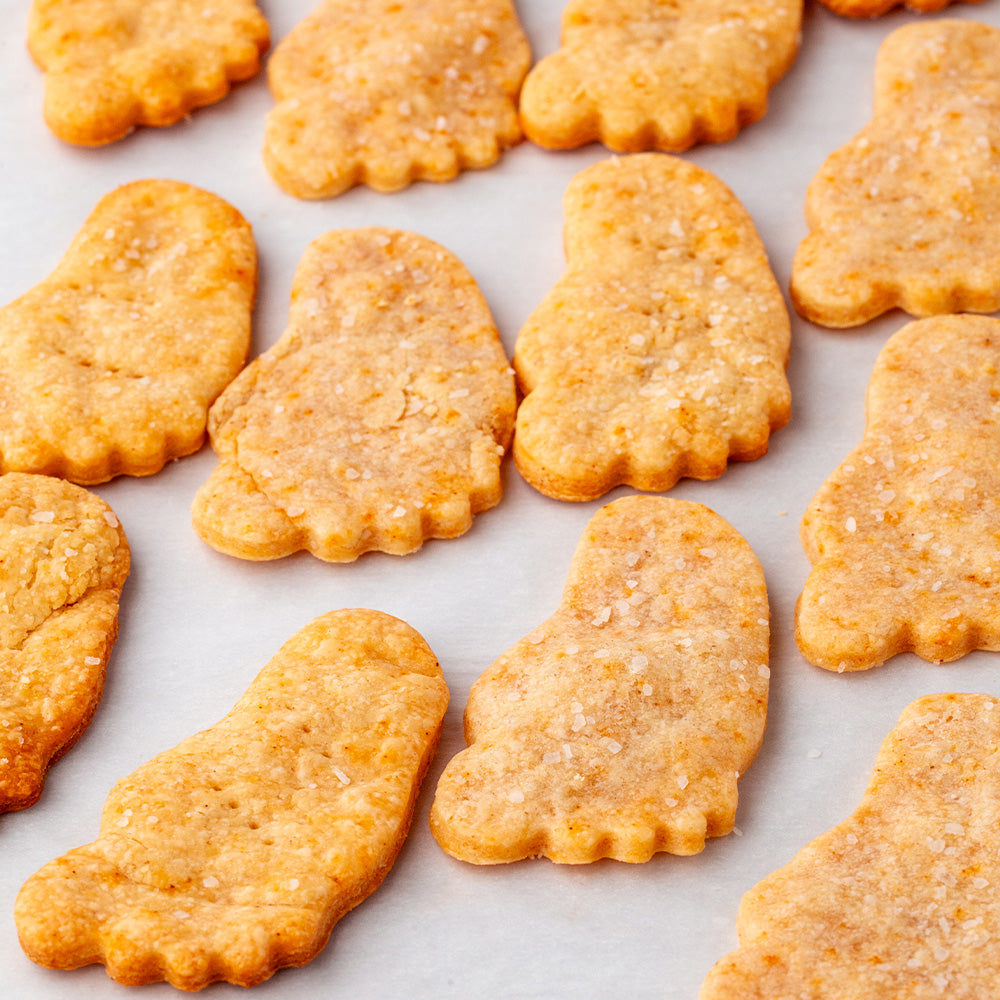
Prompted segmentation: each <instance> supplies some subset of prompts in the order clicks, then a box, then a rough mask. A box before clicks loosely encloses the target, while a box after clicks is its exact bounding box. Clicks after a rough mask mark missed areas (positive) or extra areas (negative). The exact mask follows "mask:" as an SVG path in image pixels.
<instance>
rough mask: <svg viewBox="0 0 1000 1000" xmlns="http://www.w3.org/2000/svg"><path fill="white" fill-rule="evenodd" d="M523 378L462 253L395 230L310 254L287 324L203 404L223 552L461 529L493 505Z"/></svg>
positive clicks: (248, 555) (211, 503) (199, 518)
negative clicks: (214, 459)
mask: <svg viewBox="0 0 1000 1000" xmlns="http://www.w3.org/2000/svg"><path fill="white" fill-rule="evenodd" d="M514 409H515V393H514V379H513V373H512V372H511V369H510V366H509V364H508V362H507V359H506V356H505V355H504V352H503V347H502V345H501V343H500V337H499V334H498V333H497V330H496V327H495V326H494V324H493V320H492V318H491V316H490V313H489V309H488V307H487V305H486V303H485V301H484V300H483V298H482V295H481V294H480V293H479V290H478V288H477V287H476V285H475V282H474V281H473V279H472V277H471V276H470V275H469V273H468V271H467V270H466V269H465V267H464V266H463V265H462V263H461V262H460V261H459V260H458V259H457V258H456V257H454V256H453V255H452V254H450V253H449V252H448V251H446V250H445V249H444V248H442V247H441V246H439V245H438V244H437V243H434V242H432V241H431V240H428V239H426V238H425V237H422V236H417V235H415V234H413V233H405V232H401V231H398V230H393V229H382V228H368V229H358V230H335V231H333V232H330V233H327V234H326V235H324V236H321V237H320V238H319V239H317V240H315V241H314V242H313V243H312V244H310V246H309V247H308V249H307V250H306V252H305V254H304V255H303V257H302V260H301V262H300V264H299V268H298V271H297V273H296V276H295V281H294V284H293V287H292V305H291V312H290V316H289V325H288V328H287V329H286V330H285V333H284V334H283V335H282V337H281V339H280V340H279V341H278V342H277V344H275V345H274V346H273V347H272V348H271V349H270V350H268V351H267V352H266V353H265V354H263V355H262V356H261V357H259V358H258V359H257V360H255V361H254V362H252V363H251V364H250V365H248V366H247V368H246V369H245V370H244V371H243V372H242V373H241V374H240V376H239V377H238V378H237V379H236V380H235V381H234V382H233V383H232V385H231V386H229V388H228V389H227V390H226V391H225V392H224V393H223V394H222V395H221V396H220V397H219V399H218V400H217V402H216V403H215V404H214V406H213V407H212V410H211V413H210V415H209V433H210V435H211V439H212V445H213V446H214V448H215V450H216V451H217V452H218V454H219V458H220V464H219V466H218V467H217V469H216V470H215V471H214V472H213V473H212V475H211V477H210V478H209V480H208V481H207V482H206V483H205V484H204V486H202V488H201V489H200V490H199V492H198V494H197V496H196V497H195V501H194V507H193V517H194V526H195V529H196V530H197V532H198V534H199V535H200V536H201V537H202V538H203V539H204V540H205V541H206V542H208V543H209V544H210V545H212V546H213V547H215V548H216V549H218V550H219V551H221V552H226V553H228V554H230V555H234V556H238V557H240V558H243V559H276V558H280V557H282V556H285V555H289V554H290V553H292V552H296V551H298V550H300V549H304V550H307V551H309V552H311V553H313V555H315V556H318V557H319V558H321V559H325V560H330V561H338V562H349V561H351V560H354V559H356V558H357V557H358V556H359V555H361V554H362V553H363V552H367V551H370V550H378V551H383V552H392V553H396V554H402V553H407V552H412V551H413V550H414V549H417V548H419V547H420V545H421V544H422V543H423V541H424V540H425V539H426V538H453V537H455V536H456V535H460V534H462V533H463V532H464V531H466V530H467V529H468V528H469V526H470V525H471V523H472V517H473V515H474V514H476V513H478V512H479V511H482V510H485V509H487V508H488V507H492V506H494V505H495V504H497V503H498V502H499V500H500V497H501V493H502V482H501V478H500V463H501V459H502V457H503V454H504V451H505V449H506V445H507V444H508V443H509V440H510V436H511V433H512V430H513V423H514Z"/></svg>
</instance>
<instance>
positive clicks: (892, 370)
mask: <svg viewBox="0 0 1000 1000" xmlns="http://www.w3.org/2000/svg"><path fill="white" fill-rule="evenodd" d="M998 363H1000V320H997V319H993V318H990V317H986V316H970V315H963V316H938V317H931V318H928V319H923V320H915V321H913V322H912V323H909V324H907V325H906V326H905V327H903V328H902V329H901V330H899V331H898V332H897V333H896V334H894V335H893V336H892V337H891V338H890V339H889V340H888V341H887V343H886V345H885V347H883V349H882V351H881V353H880V354H879V357H878V360H877V361H876V363H875V368H874V371H873V372H872V377H871V381H870V382H869V384H868V401H867V424H866V427H865V433H864V437H863V439H862V441H861V443H860V444H859V445H858V446H857V447H856V448H855V449H854V450H853V451H852V452H851V453H850V454H849V455H848V456H847V458H846V459H844V461H843V462H842V463H841V464H840V466H838V468H837V470H836V471H835V472H834V473H833V475H831V476H830V478H829V479H827V481H826V482H825V483H824V484H823V486H822V487H820V489H819V491H818V492H817V493H816V495H815V496H814V497H813V499H812V502H811V503H810V504H809V506H808V508H807V509H806V512H805V514H804V516H803V519H802V528H801V531H802V543H803V546H804V547H805V550H806V554H807V555H808V557H809V559H810V562H812V563H813V569H812V572H811V573H810V574H809V578H808V580H807V581H806V584H805V587H804V589H803V591H802V595H801V597H800V598H799V601H798V606H797V609H796V617H795V632H796V639H797V641H798V644H799V648H800V649H801V650H802V653H803V655H804V656H805V657H806V659H808V660H809V661H810V662H812V663H815V664H817V665H818V666H821V667H825V668H827V669H828V670H838V671H843V670H864V669H867V668H868V667H872V666H876V665H878V664H880V663H883V662H884V661H885V660H887V659H888V658H889V657H891V656H895V655H896V654H897V653H903V652H911V651H912V652H915V653H916V654H917V655H918V656H921V657H923V658H924V659H926V660H932V661H935V662H941V661H945V660H954V659H956V658H958V657H960V656H963V655H964V654H965V653H968V652H970V651H971V650H973V649H994V650H998V649H1000V474H998V471H997V468H996V463H995V461H994V459H993V456H994V454H995V452H996V449H997V447H998V445H1000V418H998V414H997V410H996V399H997V397H998V396H1000V374H998V371H997V368H998Z"/></svg>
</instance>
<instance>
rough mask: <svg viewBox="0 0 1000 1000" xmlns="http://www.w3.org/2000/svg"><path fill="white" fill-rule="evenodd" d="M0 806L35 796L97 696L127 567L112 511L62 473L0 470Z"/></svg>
mask: <svg viewBox="0 0 1000 1000" xmlns="http://www.w3.org/2000/svg"><path fill="white" fill-rule="evenodd" d="M0 552H2V553H3V558H2V560H0V593H2V599H0V601H2V608H3V610H2V612H0V812H7V811H10V810H14V809H24V808H25V807H26V806H30V805H32V804H33V803H34V802H36V801H37V799H38V797H39V796H40V795H41V792H42V783H43V780H44V777H45V773H46V771H47V770H48V768H49V766H50V765H51V764H52V763H53V762H54V761H56V760H57V759H58V758H59V757H61V756H62V755H63V754H64V753H65V752H66V751H67V750H69V748H70V747H71V746H72V745H73V744H74V743H75V742H76V741H77V739H78V738H79V737H80V735H81V734H82V733H83V731H84V730H85V729H86V728H87V726H88V724H89V723H90V720H91V718H92V717H93V714H94V711H95V710H96V708H97V704H98V702H99V701H100V700H101V693H102V691H103V689H104V675H105V670H106V668H107V664H108V658H109V657H110V655H111V649H112V647H113V646H114V644H115V638H116V637H117V635H118V601H119V597H120V596H121V591H122V587H123V585H124V583H125V578H126V577H127V576H128V571H129V547H128V542H127V541H126V539H125V533H124V531H123V530H122V528H121V525H120V524H119V523H118V518H117V517H115V514H114V512H113V511H112V510H111V508H110V507H109V506H108V505H107V504H106V503H105V502H104V501H103V500H101V499H100V498H99V497H96V496H94V495H93V494H92V493H89V492H88V491H87V490H85V489H83V488H81V487H79V486H73V485H71V484H70V483H67V482H65V481H64V480H61V479H52V478H50V477H48V476H33V475H27V474H23V473H18V472H11V473H8V474H7V475H5V476H0Z"/></svg>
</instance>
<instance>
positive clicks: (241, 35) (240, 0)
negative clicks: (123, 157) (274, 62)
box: [28, 0, 269, 146]
mask: <svg viewBox="0 0 1000 1000" xmlns="http://www.w3.org/2000/svg"><path fill="white" fill-rule="evenodd" d="M268 39H269V31H268V25H267V21H266V20H265V19H264V16H263V14H261V12H260V10H258V8H257V5H256V4H255V3H254V2H253V0H212V2H211V3H205V2H204V0H33V2H32V4H31V11H30V13H29V16H28V48H29V49H30V51H31V55H32V56H33V57H34V60H35V62H36V63H37V64H38V66H39V67H40V68H41V69H42V70H43V71H44V72H45V120H46V122H47V123H48V126H49V128H51V129H52V131H53V132H54V133H55V134H56V135H57V136H58V137H59V138H60V139H63V140H65V141H66V142H71V143H76V144H78V145H83V146H98V145H102V144H104V143H108V142H114V141H115V140H116V139H121V138H122V137H124V136H125V135H127V134H128V133H129V132H131V131H132V129H134V128H135V127H136V126H137V125H155V126H164V125H173V124H174V123H175V122H178V121H180V120H181V119H182V118H184V117H185V116H186V115H187V114H188V112H190V111H192V110H193V109H194V108H198V107H201V106H202V105H205V104H212V103H213V102H215V101H219V100H222V98H223V97H225V96H226V94H227V93H229V89H230V85H231V84H232V83H234V82H236V81H240V80H247V79H249V78H250V77H252V76H253V75H254V74H255V73H256V72H257V71H258V70H259V69H260V59H261V56H262V55H263V53H264V52H265V51H266V49H267V46H268Z"/></svg>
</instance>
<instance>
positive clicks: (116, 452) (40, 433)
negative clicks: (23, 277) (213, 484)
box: [0, 180, 257, 484]
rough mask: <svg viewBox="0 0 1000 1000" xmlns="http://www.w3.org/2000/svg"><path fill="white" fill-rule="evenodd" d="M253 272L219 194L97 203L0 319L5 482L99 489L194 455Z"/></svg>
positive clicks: (162, 190)
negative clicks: (37, 479)
mask: <svg viewBox="0 0 1000 1000" xmlns="http://www.w3.org/2000/svg"><path fill="white" fill-rule="evenodd" d="M256 268H257V264H256V250H255V248H254V241H253V235H252V233H251V231H250V226H249V225H248V224H247V222H246V221H245V220H244V219H243V217H242V216H241V215H240V214H239V213H238V212H237V211H236V210H235V209H234V208H233V207H232V206H231V205H228V204H227V203H226V202H224V201H223V200H222V199H221V198H218V197H216V196H215V195H213V194H209V193H208V192H206V191H201V190H199V189H198V188H194V187H191V186H190V185H188V184H181V183H179V182H176V181H159V180H148V181H137V182H135V183H132V184H127V185H125V186H124V187H120V188H118V189H116V190H115V191H112V192H111V193H110V194H108V195H105V197H103V198H102V199H101V200H100V201H99V202H98V204H97V207H96V208H95V209H94V211H93V212H92V213H91V215H90V216H89V217H88V219H87V221H86V223H85V224H84V226H83V228H82V229H81V230H80V232H79V233H78V234H77V236H76V237H75V239H74V240H73V242H72V243H71V245H70V247H69V249H68V250H67V252H66V254H65V255H64V257H63V259H62V260H61V261H60V263H59V265H58V266H57V267H56V269H55V270H54V271H53V272H52V273H51V274H50V275H49V276H48V277H47V278H45V279H44V280H43V281H41V282H40V283H39V284H37V285H36V286H35V287H34V288H32V289H31V290H30V291H28V292H27V293H26V294H25V295H22V296H21V297H20V298H19V299H17V300H16V301H14V302H12V303H10V304H9V305H7V306H5V307H3V308H2V309H0V342H2V343H3V345H4V346H3V351H2V353H0V409H2V410H3V414H4V419H3V421H0V471H2V472H36V473H45V474H48V475H54V476H62V477H64V478H66V479H71V480H73V481H74V482H77V483H86V484H89V483H99V482H104V481H105V480H108V479H111V478H112V477H114V476H119V475H130V476H145V475H150V474H151V473H154V472H157V471H158V470H159V469H160V468H162V466H163V465H164V463H165V462H167V461H169V460H170V459H173V458H178V457H180V456H182V455H187V454H190V453H191V452H193V451H196V450H197V449H198V448H200V447H201V445H202V443H203V442H204V439H205V422H206V419H207V412H208V407H209V405H210V404H211V402H212V400H213V399H215V397H216V396H217V395H218V394H219V393H220V392H221V391H222V389H223V388H224V387H225V386H226V384H227V383H228V382H229V381H230V380H231V379H232V378H233V376H234V375H236V373H237V372H238V371H239V370H240V367H241V366H242V364H243V362H244V360H245V358H246V353H247V349H248V346H249V343H250V312H251V308H252V305H253V298H254V293H255V290H256Z"/></svg>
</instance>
